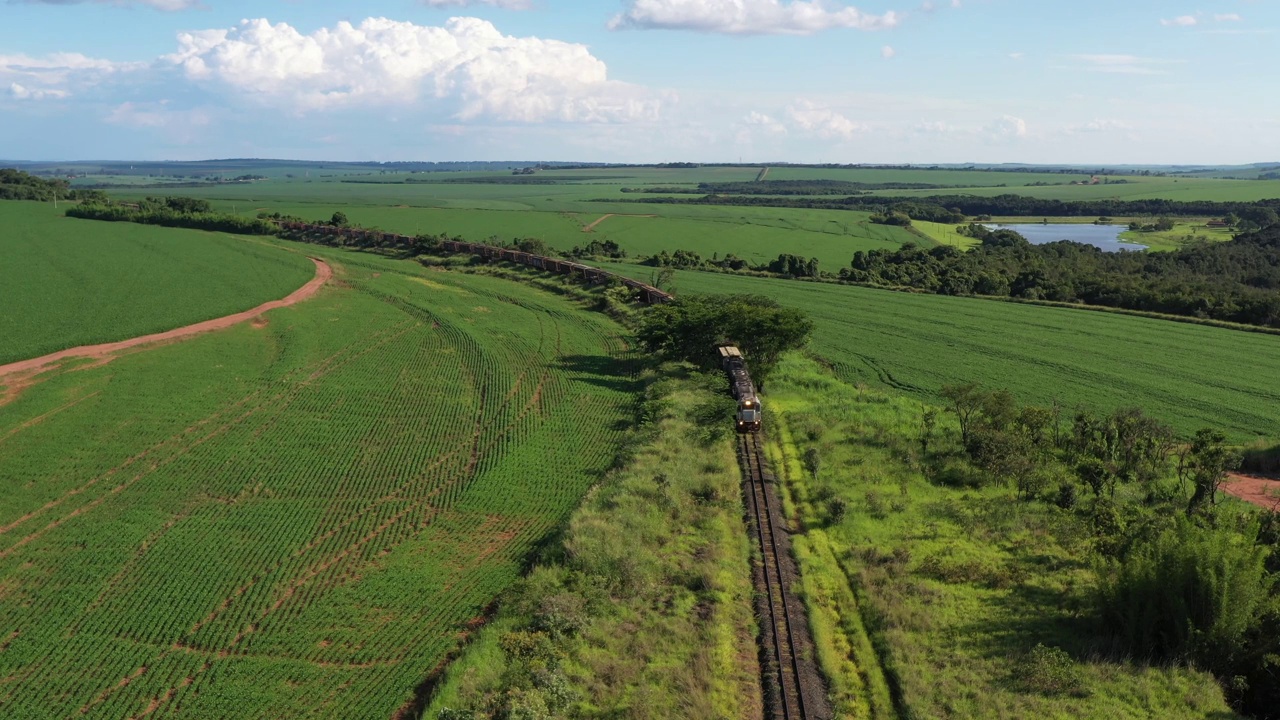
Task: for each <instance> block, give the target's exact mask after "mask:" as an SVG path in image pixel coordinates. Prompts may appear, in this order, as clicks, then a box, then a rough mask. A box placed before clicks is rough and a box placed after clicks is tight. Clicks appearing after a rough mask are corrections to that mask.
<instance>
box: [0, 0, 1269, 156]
mask: <svg viewBox="0 0 1280 720" xmlns="http://www.w3.org/2000/svg"><path fill="white" fill-rule="evenodd" d="M1277 68H1280V0H1159V1H1156V0H902V1H901V2H899V1H898V0H866V1H865V2H863V1H861V0H860V1H859V2H858V3H856V4H850V3H847V2H843V1H841V0H812V1H804V0H590V1H589V0H366V1H364V2H358V3H356V2H335V1H333V0H258V1H256V2H240V1H238V0H0V158H4V159H9V160H75V159H82V160H83V159H94V160H196V159H210V158H228V157H259V158H289V159H306V160H352V161H357V160H359V161H369V160H374V161H397V160H405V161H407V160H414V161H450V160H565V161H597V162H637V163H652V162H675V161H691V162H739V161H741V162H804V163H823V162H830V163H876V164H883V163H926V164H927V163H958V162H984V163H1000V162H1022V163H1072V164H1090V165H1119V164H1243V163H1251V162H1270V161H1280V92H1277V88H1278V77H1280V76H1278V75H1277Z"/></svg>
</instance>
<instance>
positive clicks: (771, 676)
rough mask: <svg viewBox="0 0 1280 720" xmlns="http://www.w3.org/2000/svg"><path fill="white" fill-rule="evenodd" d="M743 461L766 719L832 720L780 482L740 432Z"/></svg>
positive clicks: (753, 440) (755, 442) (756, 442)
mask: <svg viewBox="0 0 1280 720" xmlns="http://www.w3.org/2000/svg"><path fill="white" fill-rule="evenodd" d="M738 442H739V444H738V460H739V462H740V463H741V465H742V472H743V475H744V485H743V492H744V493H745V495H746V501H747V519H748V522H749V524H750V525H751V526H752V527H751V529H752V531H753V534H754V536H755V538H756V541H757V545H758V550H759V560H760V562H759V565H758V566H757V567H756V568H755V575H756V593H757V601H756V612H757V614H758V615H759V616H760V617H759V619H760V643H761V648H760V649H761V653H760V655H761V673H762V675H763V677H764V690H765V697H766V703H767V710H766V717H772V718H775V719H776V720H827V719H828V718H830V717H831V709H830V707H829V706H828V704H827V701H826V692H825V688H824V686H823V682H822V676H821V675H820V674H819V673H818V668H817V667H816V665H815V664H814V662H813V653H812V647H813V640H812V637H811V636H810V634H809V625H808V619H807V617H806V615H805V610H804V605H803V603H802V602H801V601H800V599H799V598H797V597H795V595H794V594H793V593H792V592H791V585H792V583H793V582H795V581H796V580H797V579H798V578H799V572H798V569H797V568H796V567H795V562H794V560H793V559H792V557H791V543H790V538H789V537H788V536H787V533H786V530H785V529H784V527H783V522H782V515H781V510H780V506H781V503H780V502H779V501H778V498H777V494H776V492H775V490H774V488H775V487H776V480H775V478H774V477H773V474H772V473H771V472H770V471H769V467H768V464H767V463H766V462H765V459H764V450H763V447H762V444H761V442H760V438H759V436H758V435H755V434H747V435H741V436H739V441H738Z"/></svg>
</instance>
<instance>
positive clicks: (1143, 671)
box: [765, 356, 1238, 720]
mask: <svg viewBox="0 0 1280 720" xmlns="http://www.w3.org/2000/svg"><path fill="white" fill-rule="evenodd" d="M765 407H766V409H767V411H766V422H767V423H768V425H769V435H768V448H767V449H768V455H769V459H770V461H771V464H772V466H773V469H774V471H775V473H776V474H777V476H778V477H779V479H780V484H781V485H782V487H783V488H784V491H785V496H784V505H785V506H786V508H787V511H788V512H787V515H788V517H790V518H793V525H792V527H794V528H796V532H795V534H793V535H792V543H793V546H794V547H795V549H796V554H797V557H798V559H799V561H800V563H801V573H802V578H801V585H802V591H803V597H804V598H805V602H806V605H807V607H808V610H809V617H810V622H811V624H812V626H813V628H814V635H815V645H816V655H817V657H818V659H819V661H820V662H821V663H822V666H823V669H824V671H825V672H826V674H827V677H828V678H831V679H832V683H831V695H832V697H833V699H834V700H835V701H836V704H837V711H838V713H839V715H838V716H839V717H841V718H889V717H913V718H1006V719H1007V720H1041V719H1042V718H1182V719H1185V720H1191V719H1193V718H1217V719H1220V720H1230V719H1232V718H1236V717H1238V716H1236V715H1235V714H1234V713H1232V712H1231V711H1230V709H1229V707H1228V705H1227V702H1226V699H1225V698H1224V692H1223V689H1222V687H1220V686H1219V684H1218V683H1217V682H1216V681H1215V679H1214V677H1213V676H1211V675H1210V674H1209V673H1206V672H1203V671H1201V670H1197V669H1195V668H1193V667H1187V666H1186V665H1184V664H1181V663H1169V664H1148V663H1147V662H1145V659H1144V658H1134V659H1129V658H1125V657H1117V656H1116V655H1115V654H1114V653H1110V652H1107V647H1108V646H1107V643H1106V638H1105V637H1104V636H1102V634H1101V633H1100V630H1099V624H1098V622H1097V620H1096V611H1095V610H1094V607H1093V593H1094V592H1095V589H1096V587H1097V576H1096V573H1095V562H1096V558H1097V551H1096V549H1095V547H1094V545H1095V541H1094V536H1093V532H1092V527H1091V523H1090V517H1089V515H1088V514H1087V512H1084V511H1083V510H1077V511H1076V512H1075V513H1072V512H1066V511H1063V510H1061V509H1059V508H1058V507H1056V506H1054V505H1053V504H1051V503H1047V502H1042V501H1028V500H1025V499H1023V498H1021V497H1019V496H1018V495H1017V494H1016V493H1015V492H1014V490H1013V489H1011V488H1009V487H1007V486H1005V485H1003V484H1000V483H994V484H989V485H986V486H983V487H963V488H957V487H947V486H945V485H943V484H941V483H939V482H937V480H936V478H932V477H929V475H930V473H929V472H928V471H925V470H923V469H922V466H926V467H927V463H925V462H922V460H921V458H920V455H921V451H920V443H919V440H918V438H919V433H920V418H921V411H922V407H921V404H920V403H919V402H918V401H917V400H916V399H914V398H909V397H904V396H902V395H900V394H898V393H885V392H880V391H877V390H874V389H871V390H864V389H862V388H857V387H853V386H851V385H849V384H847V383H843V382H840V381H838V380H837V379H836V378H833V377H831V375H830V374H829V373H828V372H826V370H825V369H824V368H821V367H819V366H818V365H817V364H816V363H813V362H811V361H809V360H807V359H804V358H800V357H796V356H792V357H789V358H787V359H786V360H784V362H783V363H782V364H781V365H780V366H779V368H778V370H777V376H776V379H775V380H774V381H772V387H771V388H769V391H768V393H767V399H766V401H765ZM958 436H959V432H958V426H957V423H956V422H955V420H954V417H953V416H952V415H950V414H949V413H945V412H943V413H941V414H940V415H939V417H938V428H937V434H936V435H935V438H934V442H933V443H931V444H930V446H929V448H930V451H931V452H932V453H933V454H934V455H935V456H936V455H938V454H939V453H940V452H942V453H945V452H947V451H952V452H954V448H955V447H956V445H958V440H959V437H958ZM810 453H812V454H814V455H816V457H818V458H820V462H819V464H818V467H817V469H815V470H812V471H810V469H809V468H806V467H805V465H804V463H803V462H802V458H803V457H805V456H806V454H810ZM1146 491H1147V489H1146V488H1138V487H1133V486H1125V487H1123V488H1121V491H1120V493H1119V495H1118V498H1117V500H1116V502H1117V503H1121V504H1132V505H1140V504H1141V502H1142V494H1143V493H1145V492H1146ZM1085 502H1086V501H1084V500H1081V505H1082V506H1083V505H1084V504H1085ZM837 507H838V508H839V509H840V512H839V513H838V514H833V512H832V509H833V508H837ZM1037 646H1043V647H1044V648H1052V649H1054V650H1055V651H1056V658H1057V661H1056V663H1055V664H1054V665H1052V666H1051V667H1049V668H1046V667H1045V666H1044V665H1043V664H1040V663H1035V662H1034V660H1033V658H1034V654H1033V650H1034V649H1035V648H1036V647H1037ZM886 678H887V679H888V682H887V681H886ZM891 700H892V702H891Z"/></svg>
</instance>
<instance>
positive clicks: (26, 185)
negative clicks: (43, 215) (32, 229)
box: [0, 168, 107, 202]
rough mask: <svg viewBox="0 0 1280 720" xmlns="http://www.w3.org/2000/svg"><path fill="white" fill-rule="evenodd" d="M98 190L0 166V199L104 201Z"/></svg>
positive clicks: (102, 194) (104, 197)
mask: <svg viewBox="0 0 1280 720" xmlns="http://www.w3.org/2000/svg"><path fill="white" fill-rule="evenodd" d="M106 198H107V196H106V194H105V193H103V192H102V191H100V190H85V189H74V190H73V189H72V188H71V183H69V182H67V181H66V180H63V179H61V178H54V179H51V180H45V179H44V178H39V177H36V176H35V175H32V174H30V173H25V172H22V171H21V170H15V169H13V168H0V200H40V201H46V202H47V201H51V200H78V201H90V202H96V201H105V200H106Z"/></svg>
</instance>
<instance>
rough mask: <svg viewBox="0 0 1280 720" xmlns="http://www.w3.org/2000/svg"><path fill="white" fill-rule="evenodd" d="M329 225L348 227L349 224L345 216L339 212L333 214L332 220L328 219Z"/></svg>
mask: <svg viewBox="0 0 1280 720" xmlns="http://www.w3.org/2000/svg"><path fill="white" fill-rule="evenodd" d="M329 224H330V225H332V226H334V227H346V226H347V225H350V224H351V222H350V221H349V220H347V214H346V213H344V212H342V211H341V210H339V211H338V212H335V213H334V214H333V217H332V218H330V219H329Z"/></svg>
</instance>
